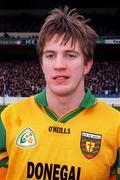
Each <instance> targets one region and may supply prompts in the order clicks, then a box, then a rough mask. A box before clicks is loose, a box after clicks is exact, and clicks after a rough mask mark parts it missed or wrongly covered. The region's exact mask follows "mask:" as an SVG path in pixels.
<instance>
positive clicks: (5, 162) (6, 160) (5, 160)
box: [0, 157, 8, 168]
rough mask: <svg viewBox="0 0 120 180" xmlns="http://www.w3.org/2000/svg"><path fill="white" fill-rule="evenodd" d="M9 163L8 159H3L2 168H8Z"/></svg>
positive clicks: (0, 165) (0, 163) (0, 162)
mask: <svg viewBox="0 0 120 180" xmlns="http://www.w3.org/2000/svg"><path fill="white" fill-rule="evenodd" d="M7 162H8V157H6V158H4V159H2V160H1V161H0V167H4V168H8V165H7Z"/></svg>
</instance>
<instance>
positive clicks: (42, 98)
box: [35, 89, 96, 123]
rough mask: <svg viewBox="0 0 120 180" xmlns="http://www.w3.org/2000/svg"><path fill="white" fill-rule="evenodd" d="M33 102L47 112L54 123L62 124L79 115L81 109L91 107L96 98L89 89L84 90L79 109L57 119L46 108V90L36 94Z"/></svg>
mask: <svg viewBox="0 0 120 180" xmlns="http://www.w3.org/2000/svg"><path fill="white" fill-rule="evenodd" d="M35 100H36V102H37V103H38V104H39V105H40V106H43V107H44V108H45V111H46V112H47V114H48V115H49V116H50V117H51V118H52V119H53V120H54V121H59V122H62V123H65V122H67V121H68V120H70V119H71V118H73V117H75V116H76V115H77V114H79V113H80V112H81V111H82V110H83V109H85V108H89V107H91V106H93V105H94V104H95V103H96V98H95V97H94V96H93V95H92V94H91V92H90V90H89V89H86V91H85V97H84V99H83V101H82V102H81V104H80V107H79V108H77V109H75V110H73V111H71V112H69V113H68V114H66V115H65V116H63V117H61V118H59V117H58V116H57V115H56V114H55V112H53V111H51V109H49V107H48V106H47V100H46V90H45V89H44V90H43V91H42V92H41V93H39V94H37V95H36V96H35Z"/></svg>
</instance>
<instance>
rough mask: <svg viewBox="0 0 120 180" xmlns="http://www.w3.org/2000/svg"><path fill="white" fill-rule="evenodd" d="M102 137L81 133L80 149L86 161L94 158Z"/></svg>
mask: <svg viewBox="0 0 120 180" xmlns="http://www.w3.org/2000/svg"><path fill="white" fill-rule="evenodd" d="M101 139H102V135H100V134H92V133H88V132H81V141H80V148H81V151H82V153H83V154H84V156H85V157H86V158H87V159H92V158H94V157H95V156H96V155H97V154H98V152H99V151H100V147H101Z"/></svg>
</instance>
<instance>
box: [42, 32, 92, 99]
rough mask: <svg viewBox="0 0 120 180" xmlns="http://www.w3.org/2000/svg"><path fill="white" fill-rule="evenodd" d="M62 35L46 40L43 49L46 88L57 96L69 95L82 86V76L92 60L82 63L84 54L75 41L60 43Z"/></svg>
mask: <svg viewBox="0 0 120 180" xmlns="http://www.w3.org/2000/svg"><path fill="white" fill-rule="evenodd" d="M61 41H62V37H61V38H59V39H58V40H57V41H56V35H55V36H53V38H52V39H51V40H50V41H47V42H46V44H45V46H44V49H43V59H42V69H43V72H44V75H45V80H46V89H47V90H48V91H49V92H51V93H54V94H56V95H58V96H66V95H70V94H72V93H73V92H74V93H75V92H79V91H80V90H81V88H84V76H85V74H87V73H88V72H89V70H90V68H91V66H92V60H91V61H89V62H88V63H87V64H86V65H85V64H84V56H83V53H82V51H81V48H80V46H79V43H78V42H76V44H75V47H71V40H69V41H68V42H67V44H65V45H64V43H62V44H61Z"/></svg>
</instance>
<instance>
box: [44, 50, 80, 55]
mask: <svg viewBox="0 0 120 180" xmlns="http://www.w3.org/2000/svg"><path fill="white" fill-rule="evenodd" d="M55 52H56V51H54V50H45V51H43V53H44V54H46V53H55ZM64 52H66V53H75V54H79V53H80V52H79V51H75V50H73V49H71V50H64Z"/></svg>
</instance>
